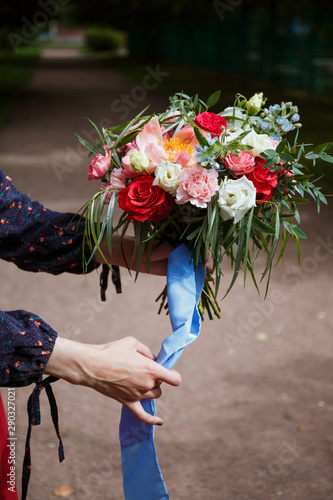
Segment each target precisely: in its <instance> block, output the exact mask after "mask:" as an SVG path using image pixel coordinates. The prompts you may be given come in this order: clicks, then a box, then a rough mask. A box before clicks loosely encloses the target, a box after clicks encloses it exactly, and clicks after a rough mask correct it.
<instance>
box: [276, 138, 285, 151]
mask: <svg viewBox="0 0 333 500" xmlns="http://www.w3.org/2000/svg"><path fill="white" fill-rule="evenodd" d="M286 143H287V139H283V141H281V142H280V144H278V145H277V147H276V152H277V153H282V152H283V151H284V148H285V145H286Z"/></svg>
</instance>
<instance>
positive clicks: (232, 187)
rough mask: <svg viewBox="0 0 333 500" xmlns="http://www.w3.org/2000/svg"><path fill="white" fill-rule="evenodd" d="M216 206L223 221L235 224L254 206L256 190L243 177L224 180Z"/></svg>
mask: <svg viewBox="0 0 333 500" xmlns="http://www.w3.org/2000/svg"><path fill="white" fill-rule="evenodd" d="M218 204H219V207H220V215H221V218H222V219H223V220H229V219H234V224H237V222H239V221H240V220H241V218H242V217H243V216H244V215H245V214H246V212H247V211H248V210H250V208H252V207H255V206H256V188H255V187H254V185H253V182H252V181H249V179H248V178H247V177H245V175H243V177H240V178H239V179H228V178H227V177H225V178H224V181H223V184H222V186H221V187H220V189H219V199H218Z"/></svg>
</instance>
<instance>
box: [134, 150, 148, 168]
mask: <svg viewBox="0 0 333 500" xmlns="http://www.w3.org/2000/svg"><path fill="white" fill-rule="evenodd" d="M129 157H130V163H131V167H132V168H133V170H134V171H135V172H142V171H143V170H147V168H148V166H149V158H148V156H147V155H145V154H144V153H142V152H141V151H138V150H137V149H134V150H133V151H131V152H130V153H129Z"/></svg>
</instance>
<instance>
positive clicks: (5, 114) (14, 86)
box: [0, 47, 40, 127]
mask: <svg viewBox="0 0 333 500" xmlns="http://www.w3.org/2000/svg"><path fill="white" fill-rule="evenodd" d="M39 54H40V51H39V49H38V48H36V47H26V48H22V49H20V50H18V51H17V52H16V53H7V52H5V51H0V127H3V126H4V125H5V124H6V123H8V121H9V117H10V112H11V109H12V107H13V104H14V101H15V99H16V98H17V96H18V95H19V94H20V92H21V91H22V89H23V88H24V87H25V86H26V85H27V84H28V83H29V81H30V79H31V77H32V74H33V69H34V66H35V65H36V63H37V61H38V59H39Z"/></svg>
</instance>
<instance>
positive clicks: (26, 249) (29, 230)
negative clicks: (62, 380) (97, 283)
mask: <svg viewBox="0 0 333 500" xmlns="http://www.w3.org/2000/svg"><path fill="white" fill-rule="evenodd" d="M83 230H84V222H79V218H78V217H77V216H74V215H73V214H61V213H57V212H53V211H51V210H47V209H45V208H44V207H43V206H42V205H41V204H40V203H38V202H32V201H31V200H30V198H29V196H27V195H25V194H22V193H20V192H19V191H17V190H16V188H15V187H14V185H13V184H12V182H11V179H10V178H9V177H8V176H6V174H5V173H4V172H3V171H2V170H1V169H0V258H1V259H4V260H6V261H9V262H12V263H14V264H15V265H16V266H18V267H19V268H21V269H24V270H26V271H33V272H48V273H52V274H60V273H63V272H70V273H76V274H79V273H83V266H82V235H83ZM84 251H85V252H87V254H88V252H89V249H87V248H86V249H85V250H84ZM95 267H96V265H95V264H94V263H91V264H90V265H89V267H88V269H86V270H85V271H86V272H89V271H91V270H93V269H94V268H95ZM56 337H57V334H56V332H55V331H54V330H53V329H52V328H51V327H50V326H49V325H47V324H46V323H45V322H44V321H43V320H42V319H41V318H39V317H37V316H35V315H34V314H32V313H30V312H26V311H8V312H0V368H1V369H0V385H2V386H20V385H27V384H30V383H32V382H37V381H38V380H40V378H41V376H42V374H43V372H44V369H45V366H46V363H47V362H48V359H49V357H50V355H51V353H52V350H53V346H54V343H55V340H56Z"/></svg>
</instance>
